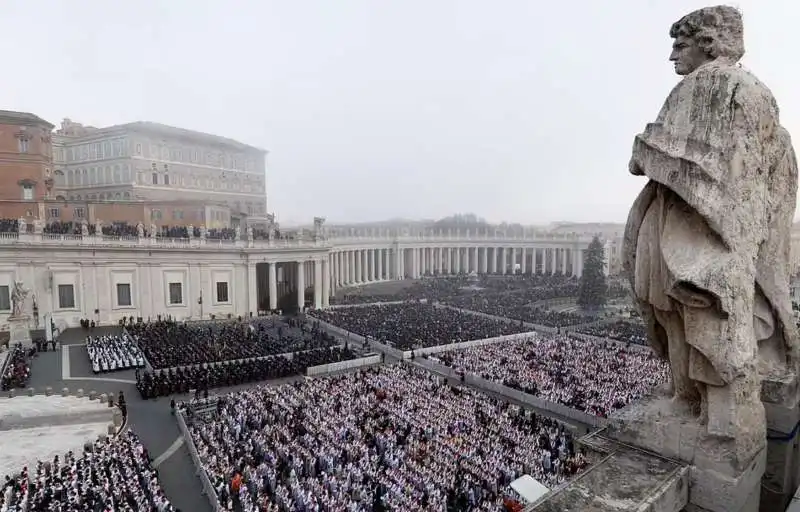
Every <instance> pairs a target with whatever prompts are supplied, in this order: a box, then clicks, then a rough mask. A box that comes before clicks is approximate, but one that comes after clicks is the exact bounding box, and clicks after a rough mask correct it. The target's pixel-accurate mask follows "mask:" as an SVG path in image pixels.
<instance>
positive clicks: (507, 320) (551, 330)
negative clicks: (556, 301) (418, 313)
mask: <svg viewBox="0 0 800 512" xmlns="http://www.w3.org/2000/svg"><path fill="white" fill-rule="evenodd" d="M435 305H436V306H437V307H440V308H446V309H452V310H453V311H460V312H462V313H467V314H468V315H475V316H482V317H484V318H490V319H492V320H497V321H498V322H505V323H507V324H518V325H519V324H520V323H521V324H522V325H523V326H524V327H527V328H528V329H531V330H532V331H538V332H546V333H549V334H557V333H558V331H559V328H558V327H548V326H546V325H540V324H532V323H530V322H520V321H519V320H514V319H512V318H506V317H504V316H497V315H490V314H488V313H481V312H480V311H472V310H471V309H464V308H457V307H455V306H448V305H447V304H443V303H441V302H439V303H436V304H435Z"/></svg>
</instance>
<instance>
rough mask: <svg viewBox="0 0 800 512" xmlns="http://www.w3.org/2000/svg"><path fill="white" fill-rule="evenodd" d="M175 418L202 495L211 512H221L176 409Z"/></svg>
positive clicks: (215, 493)
mask: <svg viewBox="0 0 800 512" xmlns="http://www.w3.org/2000/svg"><path fill="white" fill-rule="evenodd" d="M175 418H176V419H177V420H178V429H180V431H181V435H182V436H183V440H184V441H185V442H184V444H185V445H186V447H187V449H188V450H189V455H190V456H191V457H192V462H193V463H194V467H195V469H196V472H197V476H198V477H200V483H201V484H202V486H203V494H205V495H206V498H207V499H208V503H209V505H211V510H212V511H213V512H223V511H224V509H223V508H222V506H221V505H220V504H219V500H218V499H217V492H216V491H215V490H214V487H213V486H212V485H211V480H209V479H208V474H207V473H206V470H205V469H203V463H202V461H201V460H200V455H198V453H197V448H196V447H195V445H194V441H193V440H192V434H190V433H189V429H188V427H187V426H186V420H185V419H184V417H183V411H181V410H180V409H177V410H176V411H175Z"/></svg>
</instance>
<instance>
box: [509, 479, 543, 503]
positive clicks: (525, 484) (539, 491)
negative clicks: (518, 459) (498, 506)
mask: <svg viewBox="0 0 800 512" xmlns="http://www.w3.org/2000/svg"><path fill="white" fill-rule="evenodd" d="M511 488H512V489H514V490H515V491H516V492H517V494H519V495H520V496H521V497H522V499H523V500H525V501H526V502H528V503H533V502H534V501H536V500H538V499H539V498H541V497H542V496H544V495H545V494H547V493H548V492H550V489H548V488H547V487H545V486H544V485H542V484H540V483H539V482H538V481H537V480H536V479H535V478H533V477H532V476H531V475H522V476H521V477H519V478H517V479H516V480H514V481H513V482H511Z"/></svg>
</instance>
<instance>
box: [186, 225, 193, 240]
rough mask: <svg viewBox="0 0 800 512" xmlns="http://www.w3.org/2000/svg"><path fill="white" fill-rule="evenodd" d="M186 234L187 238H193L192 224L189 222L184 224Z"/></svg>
mask: <svg viewBox="0 0 800 512" xmlns="http://www.w3.org/2000/svg"><path fill="white" fill-rule="evenodd" d="M186 235H187V238H189V239H190V240H191V239H192V238H194V226H193V225H191V224H189V225H188V226H186Z"/></svg>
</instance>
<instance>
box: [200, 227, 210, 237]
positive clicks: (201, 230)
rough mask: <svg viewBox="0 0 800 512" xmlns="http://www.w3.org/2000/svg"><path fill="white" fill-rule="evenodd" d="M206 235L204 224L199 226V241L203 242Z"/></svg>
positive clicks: (206, 230)
mask: <svg viewBox="0 0 800 512" xmlns="http://www.w3.org/2000/svg"><path fill="white" fill-rule="evenodd" d="M206 235H208V229H206V226H205V224H203V225H201V226H200V239H201V240H205V239H206Z"/></svg>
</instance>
